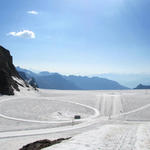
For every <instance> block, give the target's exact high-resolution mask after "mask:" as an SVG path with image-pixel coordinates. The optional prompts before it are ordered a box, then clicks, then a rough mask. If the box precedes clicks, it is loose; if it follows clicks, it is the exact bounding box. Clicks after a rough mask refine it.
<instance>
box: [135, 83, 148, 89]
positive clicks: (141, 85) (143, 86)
mask: <svg viewBox="0 0 150 150" xmlns="http://www.w3.org/2000/svg"><path fill="white" fill-rule="evenodd" d="M135 89H150V85H143V84H139V85H138V86H137V87H136V88H135Z"/></svg>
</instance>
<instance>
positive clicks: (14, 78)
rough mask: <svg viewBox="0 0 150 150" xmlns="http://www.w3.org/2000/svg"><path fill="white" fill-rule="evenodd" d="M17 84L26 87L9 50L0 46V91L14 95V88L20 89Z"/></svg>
mask: <svg viewBox="0 0 150 150" xmlns="http://www.w3.org/2000/svg"><path fill="white" fill-rule="evenodd" d="M19 86H21V87H28V84H27V83H25V81H24V80H23V79H22V78H21V77H20V75H19V74H18V72H17V71H16V69H15V67H14V65H13V59H12V56H11V55H10V52H9V51H8V50H7V49H5V48H4V47H2V46H0V93H1V94H6V95H14V90H16V91H20V90H19Z"/></svg>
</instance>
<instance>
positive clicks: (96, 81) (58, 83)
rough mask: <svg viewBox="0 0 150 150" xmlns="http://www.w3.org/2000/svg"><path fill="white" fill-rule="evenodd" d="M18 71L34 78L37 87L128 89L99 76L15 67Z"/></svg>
mask: <svg viewBox="0 0 150 150" xmlns="http://www.w3.org/2000/svg"><path fill="white" fill-rule="evenodd" d="M16 68H17V70H18V71H23V72H25V73H27V74H28V75H32V76H33V77H34V78H35V81H36V82H37V84H38V86H39V88H44V89H61V90H122V89H129V88H127V87H125V86H122V85H120V84H119V83H118V82H116V81H113V80H109V79H106V78H99V77H88V76H75V75H69V76H66V75H61V74H59V73H50V72H48V71H42V72H40V73H34V72H32V71H30V70H27V69H22V68H20V67H16Z"/></svg>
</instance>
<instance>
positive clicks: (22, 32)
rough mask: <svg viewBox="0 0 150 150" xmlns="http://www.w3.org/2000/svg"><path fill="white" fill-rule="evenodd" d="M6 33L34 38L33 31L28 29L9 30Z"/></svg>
mask: <svg viewBox="0 0 150 150" xmlns="http://www.w3.org/2000/svg"><path fill="white" fill-rule="evenodd" d="M8 35H11V36H16V37H24V38H30V39H34V38H35V33H34V32H33V31H30V30H23V31H20V32H9V33H8Z"/></svg>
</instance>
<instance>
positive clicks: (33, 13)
mask: <svg viewBox="0 0 150 150" xmlns="http://www.w3.org/2000/svg"><path fill="white" fill-rule="evenodd" d="M27 13H28V14H32V15H38V14H39V13H38V12H37V11H34V10H31V11H27Z"/></svg>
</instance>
